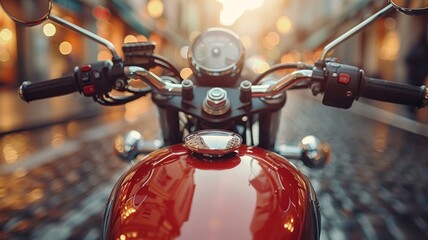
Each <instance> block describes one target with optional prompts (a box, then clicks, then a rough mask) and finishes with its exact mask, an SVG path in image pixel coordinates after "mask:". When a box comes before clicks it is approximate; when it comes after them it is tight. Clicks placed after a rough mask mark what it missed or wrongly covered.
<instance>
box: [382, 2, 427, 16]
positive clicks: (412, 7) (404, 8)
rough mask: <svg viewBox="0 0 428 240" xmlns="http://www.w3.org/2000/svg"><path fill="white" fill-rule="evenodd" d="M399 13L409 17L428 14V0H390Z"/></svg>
mask: <svg viewBox="0 0 428 240" xmlns="http://www.w3.org/2000/svg"><path fill="white" fill-rule="evenodd" d="M389 1H390V3H391V4H392V5H393V6H394V7H395V9H397V10H398V11H400V12H402V13H404V14H407V15H423V14H428V0H389Z"/></svg>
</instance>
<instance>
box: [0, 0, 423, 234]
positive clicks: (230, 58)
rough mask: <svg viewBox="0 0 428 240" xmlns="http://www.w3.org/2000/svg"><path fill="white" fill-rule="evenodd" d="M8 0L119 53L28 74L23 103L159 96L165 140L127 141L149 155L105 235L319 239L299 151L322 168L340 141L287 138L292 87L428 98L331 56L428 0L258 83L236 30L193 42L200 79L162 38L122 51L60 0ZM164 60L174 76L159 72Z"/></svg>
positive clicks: (126, 182) (17, 15)
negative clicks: (40, 76)
mask: <svg viewBox="0 0 428 240" xmlns="http://www.w3.org/2000/svg"><path fill="white" fill-rule="evenodd" d="M0 4H1V6H2V7H3V9H4V10H5V11H6V12H7V14H8V15H9V16H10V17H11V18H12V19H13V20H15V21H16V22H18V23H20V24H24V25H25V26H34V25H38V24H40V23H42V22H44V21H46V20H51V21H53V22H55V23H57V24H60V25H62V26H65V27H67V28H69V29H71V30H74V31H76V32H78V33H81V34H82V35H84V36H86V37H89V38H90V39H92V40H94V41H96V42H98V43H100V44H102V45H104V46H105V47H107V48H108V49H109V51H110V52H111V54H112V59H111V61H99V62H94V63H90V64H85V65H81V66H78V67H76V68H75V70H74V73H73V74H72V75H69V76H64V77H60V78H57V79H53V80H49V81H42V82H36V83H31V82H28V81H27V82H24V83H23V84H22V85H21V87H20V90H19V95H20V97H21V98H22V99H23V100H25V101H27V102H30V101H33V100H39V99H44V98H50V97H55V96H61V95H65V94H69V93H73V92H76V91H78V92H80V93H81V94H83V95H84V96H86V97H92V98H93V99H94V101H96V102H97V103H100V104H102V105H106V106H113V105H121V104H125V103H128V102H130V101H133V100H136V99H138V98H140V97H143V96H146V95H147V94H149V93H151V97H152V100H153V102H154V103H155V104H156V105H157V107H158V113H159V123H160V128H161V130H162V141H151V142H150V141H145V140H143V139H142V137H141V134H139V133H138V132H136V131H131V132H129V133H128V134H126V135H125V136H124V137H121V138H117V139H116V141H115V150H116V151H117V153H118V155H119V156H120V157H121V158H122V159H124V160H126V161H131V162H132V161H134V160H135V159H137V157H138V156H139V155H140V154H142V153H147V155H145V156H144V157H143V158H141V159H139V160H138V161H135V162H134V165H133V166H132V167H131V168H130V169H129V170H128V171H127V172H126V173H124V174H123V175H122V177H121V178H120V179H119V181H118V182H117V183H116V185H115V187H114V189H113V190H112V193H111V195H110V198H109V200H108V202H107V204H106V210H105V217H104V224H103V239H173V238H181V239H206V238H218V239H249V238H252V239H319V238H320V234H321V218H320V209H319V204H318V200H317V196H316V193H315V191H314V189H313V187H312V185H311V183H310V181H309V179H308V178H307V177H306V176H304V175H303V174H302V173H301V172H300V171H299V170H298V168H297V167H296V166H295V165H294V164H292V163H291V162H290V161H288V160H287V158H290V159H300V160H301V161H303V163H304V164H305V165H306V166H308V167H311V168H321V167H323V166H324V165H325V164H326V163H327V162H328V161H329V156H330V150H329V146H328V145H327V144H325V143H323V142H322V141H320V140H319V139H318V138H316V137H314V136H308V137H305V138H304V139H303V140H302V141H301V143H300V144H299V146H294V147H286V146H284V145H280V146H277V145H276V141H275V140H276V137H277V130H278V126H279V122H280V119H279V117H280V115H279V112H280V110H281V109H282V108H283V106H284V104H285V102H286V94H285V93H286V91H289V90H294V89H310V90H311V92H312V93H313V95H318V94H323V100H322V102H323V104H324V105H327V106H332V107H337V108H344V109H347V108H350V107H351V105H352V103H353V102H354V101H355V100H358V99H359V98H360V97H364V98H370V99H375V100H379V101H385V102H392V103H397V104H405V105H410V106H415V107H419V108H421V107H425V106H427V105H428V90H427V88H426V87H425V86H420V87H419V86H411V85H407V84H402V83H394V82H390V81H385V80H381V79H375V78H370V77H366V76H365V75H364V71H363V70H362V69H360V68H358V67H356V66H351V65H347V64H344V63H341V62H338V61H337V60H335V59H329V58H327V55H328V54H329V53H330V52H331V51H332V50H333V49H334V48H335V47H336V46H338V45H339V44H341V43H342V42H344V41H345V40H347V39H348V38H350V37H352V36H353V35H355V34H356V33H358V32H360V31H361V30H362V29H364V28H365V27H367V26H368V25H369V24H371V23H372V22H374V21H375V20H376V19H378V18H380V17H381V16H383V15H384V14H385V13H387V12H389V11H390V10H392V9H394V8H395V9H397V10H399V11H401V12H403V13H405V14H410V15H419V14H426V13H427V12H428V1H398V0H391V1H390V2H389V4H388V5H387V6H386V7H384V8H383V9H381V10H380V11H378V12H377V13H375V14H373V15H372V16H371V17H369V18H368V19H366V20H364V21H363V22H361V23H360V24H358V25H357V26H355V27H354V28H352V29H350V30H349V31H348V32H346V33H344V34H343V35H342V36H340V37H338V38H337V39H335V40H334V41H332V42H331V43H330V44H328V45H327V46H326V47H325V48H324V50H323V51H322V53H321V55H320V57H319V59H318V61H316V63H315V64H314V65H311V64H304V63H286V64H278V65H274V66H272V67H271V68H270V69H269V70H267V71H266V72H264V73H262V74H260V75H259V76H257V77H256V78H255V79H254V80H253V81H249V80H243V79H242V76H241V72H242V70H243V68H244V61H245V49H244V47H243V45H242V43H241V41H240V39H239V37H238V36H237V35H236V34H235V33H233V32H231V31H229V30H227V29H223V28H212V29H209V30H207V31H205V32H203V33H201V34H200V35H199V36H198V37H197V38H196V39H195V40H194V41H193V43H192V44H191V46H190V48H189V52H188V61H189V64H190V67H191V69H192V71H193V76H192V77H191V78H189V79H181V77H180V74H179V71H178V70H177V69H176V68H175V67H174V66H173V64H172V63H170V61H168V60H167V59H165V58H164V57H162V56H159V55H157V54H155V53H154V49H155V47H156V45H155V43H152V42H137V43H128V44H124V45H123V47H122V49H123V53H124V58H122V57H120V56H119V55H118V54H117V51H116V49H115V47H114V46H113V44H112V43H110V42H109V41H108V40H106V39H103V38H101V37H99V36H97V35H95V34H93V33H91V32H89V31H87V30H85V29H83V28H81V27H79V26H76V25H74V24H72V23H70V22H67V21H66V20H64V19H62V18H60V17H58V16H55V15H53V14H51V12H50V11H51V8H52V2H51V0H37V1H35V0H33V1H25V0H0ZM424 4H425V5H424ZM35 6H37V7H35ZM154 67H161V68H163V69H164V70H165V74H164V75H162V76H158V75H156V74H154V73H153V72H152V71H150V69H153V68H154ZM284 69H295V70H294V71H293V72H291V73H289V74H287V75H285V76H284V77H282V78H280V79H275V78H268V77H267V76H268V75H269V74H271V73H273V72H277V71H280V70H284ZM140 81H142V82H144V83H145V84H146V85H145V86H141V84H140ZM256 125H258V129H257V128H255V126H256ZM256 143H257V144H256Z"/></svg>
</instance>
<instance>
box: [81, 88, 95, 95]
mask: <svg viewBox="0 0 428 240" xmlns="http://www.w3.org/2000/svg"><path fill="white" fill-rule="evenodd" d="M94 93H95V86H94V85H87V86H84V87H83V94H84V95H86V96H87V95H93V94H94Z"/></svg>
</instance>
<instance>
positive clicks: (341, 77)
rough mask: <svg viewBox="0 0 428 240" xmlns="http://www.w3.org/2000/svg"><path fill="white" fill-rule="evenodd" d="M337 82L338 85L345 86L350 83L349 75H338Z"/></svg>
mask: <svg viewBox="0 0 428 240" xmlns="http://www.w3.org/2000/svg"><path fill="white" fill-rule="evenodd" d="M337 82H338V83H339V84H343V85H347V84H349V83H350V82H351V75H349V74H347V73H340V74H339V79H337Z"/></svg>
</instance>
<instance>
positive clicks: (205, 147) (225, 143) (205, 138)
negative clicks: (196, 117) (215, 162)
mask: <svg viewBox="0 0 428 240" xmlns="http://www.w3.org/2000/svg"><path fill="white" fill-rule="evenodd" d="M241 144H242V138H241V136H239V134H237V133H234V132H229V131H224V130H201V131H196V132H194V133H192V134H190V135H188V136H187V137H186V138H184V146H185V147H186V148H187V149H189V150H190V151H192V152H194V153H198V154H201V155H203V156H205V157H212V158H216V157H222V156H224V155H226V154H228V153H231V152H233V151H235V150H237V149H238V148H239V147H240V146H241Z"/></svg>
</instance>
